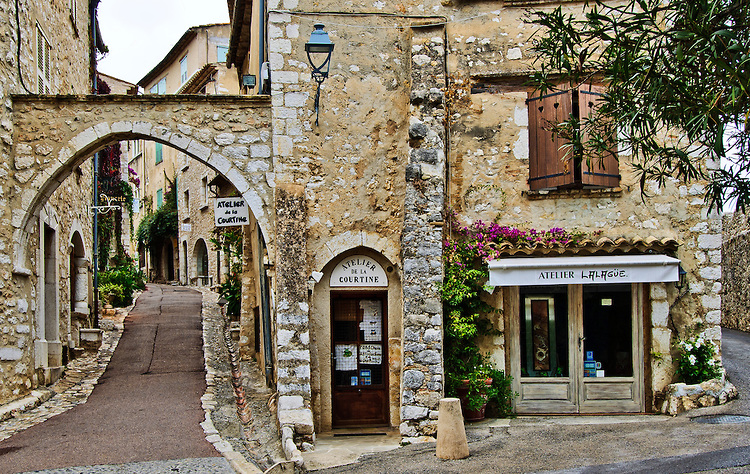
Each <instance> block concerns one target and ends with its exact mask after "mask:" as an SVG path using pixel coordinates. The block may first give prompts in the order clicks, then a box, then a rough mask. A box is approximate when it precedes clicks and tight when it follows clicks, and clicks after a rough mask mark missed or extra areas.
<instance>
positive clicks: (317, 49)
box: [305, 23, 333, 125]
mask: <svg viewBox="0 0 750 474" xmlns="http://www.w3.org/2000/svg"><path fill="white" fill-rule="evenodd" d="M305 51H307V60H308V61H309V62H310V66H312V78H313V80H314V81H315V82H317V83H318V90H317V92H316V93H315V125H318V117H319V115H320V114H319V105H320V85H321V84H322V83H323V81H325V80H326V78H327V77H328V70H329V68H330V67H331V53H333V43H331V39H330V38H329V37H328V33H326V32H325V31H323V24H321V23H317V24H315V29H314V30H313V32H312V33H311V34H310V41H308V42H307V43H305Z"/></svg>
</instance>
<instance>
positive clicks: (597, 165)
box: [578, 84, 620, 188]
mask: <svg viewBox="0 0 750 474" xmlns="http://www.w3.org/2000/svg"><path fill="white" fill-rule="evenodd" d="M605 91H606V88H605V87H604V86H600V85H596V84H584V85H583V86H581V87H580V88H579V96H578V101H579V110H580V114H581V115H580V116H581V117H590V116H592V115H593V114H594V112H595V111H596V108H597V103H596V101H597V100H598V99H599V98H600V97H601V96H603V95H604V92H605ZM581 140H582V142H583V143H586V142H587V141H588V140H589V136H587V135H586V133H584V134H583V136H582V137H581ZM609 141H611V146H610V147H609V151H608V152H606V153H604V154H603V155H602V156H601V157H594V156H584V157H583V159H582V160H581V182H582V183H583V185H584V186H597V187H599V186H601V187H605V188H614V187H617V186H619V185H620V167H619V163H618V161H617V143H616V142H615V139H614V137H610V140H609Z"/></svg>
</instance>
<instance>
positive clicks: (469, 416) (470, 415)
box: [456, 378, 492, 421]
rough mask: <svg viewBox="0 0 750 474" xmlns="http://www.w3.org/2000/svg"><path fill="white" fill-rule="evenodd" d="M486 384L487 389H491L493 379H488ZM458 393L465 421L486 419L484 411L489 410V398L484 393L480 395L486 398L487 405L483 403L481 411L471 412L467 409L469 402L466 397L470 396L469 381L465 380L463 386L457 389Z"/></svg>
mask: <svg viewBox="0 0 750 474" xmlns="http://www.w3.org/2000/svg"><path fill="white" fill-rule="evenodd" d="M484 383H485V385H486V386H487V387H489V386H490V385H492V379H491V378H488V379H487V380H485V381H484ZM456 392H457V394H458V399H459V400H461V412H462V413H463V415H464V420H465V421H481V420H484V417H485V415H484V411H485V409H486V408H487V402H486V400H487V396H486V394H485V393H484V391H482V392H480V395H481V396H482V397H484V399H485V403H483V404H482V406H481V407H479V409H477V410H470V409H469V408H468V407H467V404H468V402H467V400H466V397H467V395H468V394H469V381H468V380H464V381H463V383H462V384H461V386H460V387H458V389H456Z"/></svg>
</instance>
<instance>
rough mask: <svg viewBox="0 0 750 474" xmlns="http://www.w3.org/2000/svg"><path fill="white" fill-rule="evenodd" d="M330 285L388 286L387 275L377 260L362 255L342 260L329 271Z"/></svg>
mask: <svg viewBox="0 0 750 474" xmlns="http://www.w3.org/2000/svg"><path fill="white" fill-rule="evenodd" d="M331 286H332V287H338V286H366V287H385V286H388V277H387V276H386V274H385V270H383V267H381V266H380V264H379V263H378V262H376V261H375V260H373V259H371V258H370V257H366V256H364V255H352V256H351V257H347V258H345V259H344V260H342V261H341V262H340V263H339V264H338V265H336V267H335V268H334V269H333V272H332V273H331Z"/></svg>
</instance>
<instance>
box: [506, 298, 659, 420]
mask: <svg viewBox="0 0 750 474" xmlns="http://www.w3.org/2000/svg"><path fill="white" fill-rule="evenodd" d="M642 288H643V285H639V284H636V285H630V284H625V285H569V286H545V287H523V288H520V291H519V292H518V293H515V292H514V291H510V290H509V291H508V293H507V294H508V297H509V298H513V297H514V295H515V294H518V299H519V301H518V304H517V305H516V307H518V308H519V310H518V314H517V317H513V316H511V317H510V320H509V323H510V328H509V329H510V331H509V333H510V334H511V335H514V334H515V335H516V337H511V340H510V344H509V346H510V347H509V349H510V354H511V375H512V376H513V387H514V390H515V391H517V392H518V393H519V397H518V398H517V399H516V401H515V405H516V411H517V412H518V413H625V412H643V411H644V402H643V342H642V341H643V328H642V316H641V315H642V312H641V311H640V309H639V304H638V303H637V302H638V301H641V298H642V294H641V293H642V291H643V289H642Z"/></svg>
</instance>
